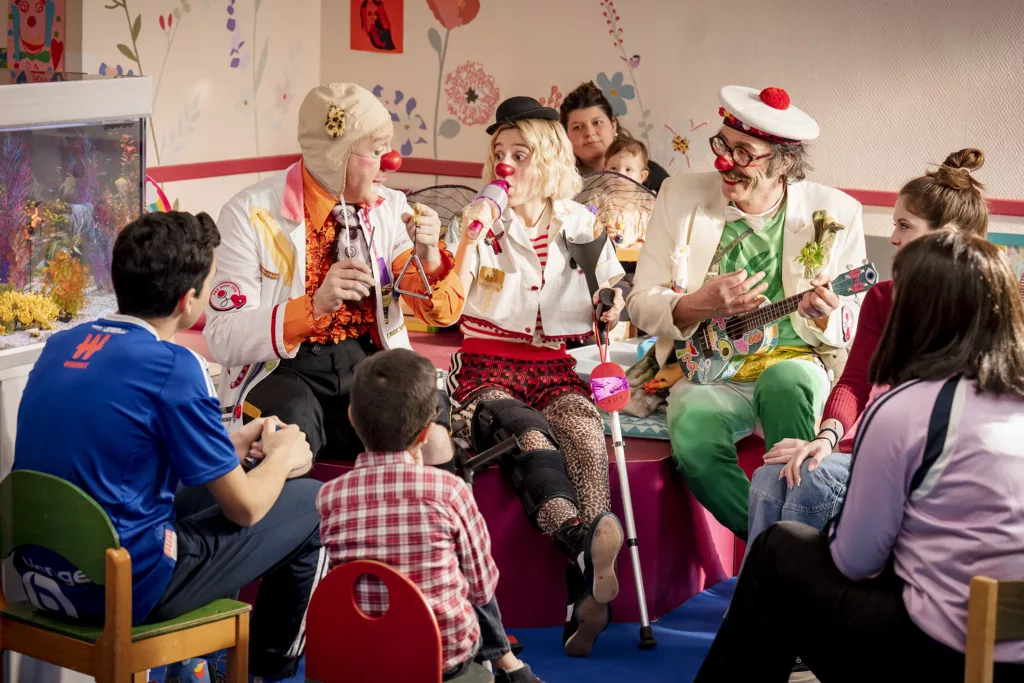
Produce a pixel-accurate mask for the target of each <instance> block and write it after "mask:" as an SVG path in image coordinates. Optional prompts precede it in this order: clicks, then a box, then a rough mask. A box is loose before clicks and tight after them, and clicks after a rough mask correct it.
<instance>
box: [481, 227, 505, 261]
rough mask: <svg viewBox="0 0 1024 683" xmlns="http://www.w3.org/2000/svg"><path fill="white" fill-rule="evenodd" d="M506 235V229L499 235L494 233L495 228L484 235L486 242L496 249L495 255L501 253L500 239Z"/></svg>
mask: <svg viewBox="0 0 1024 683" xmlns="http://www.w3.org/2000/svg"><path fill="white" fill-rule="evenodd" d="M504 235H505V231H504V230H502V231H501V232H499V233H498V234H497V235H495V234H494V230H488V231H487V236H486V237H484V244H486V245H487V246H489V247H490V248H491V249H493V250H494V255H495V256H497V255H498V254H500V253H501V242H499V240H500V239H501V238H502V237H503V236H504Z"/></svg>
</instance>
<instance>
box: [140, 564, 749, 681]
mask: <svg viewBox="0 0 1024 683" xmlns="http://www.w3.org/2000/svg"><path fill="white" fill-rule="evenodd" d="M735 586H736V580H735V579H729V580H727V581H723V582H722V583H720V584H718V585H717V586H714V587H712V588H709V589H708V590H706V591H704V592H703V593H700V594H699V595H695V596H694V597H692V598H690V599H689V600H687V601H686V602H685V603H683V604H682V605H681V606H679V607H677V608H676V609H674V610H672V611H671V612H669V613H668V614H666V615H665V616H664V617H662V618H661V619H659V620H658V621H657V622H656V623H655V624H654V637H655V639H657V641H658V647H657V648H655V649H653V650H640V649H639V648H638V647H637V643H638V642H639V631H640V628H639V625H638V624H612V625H611V626H609V627H608V630H607V631H605V632H604V633H602V634H601V637H600V638H599V639H598V641H597V644H596V645H595V646H594V651H593V653H591V655H590V657H588V658H587V659H574V658H570V657H566V656H565V650H563V649H562V628H561V627H554V628H525V629H513V630H512V635H514V636H515V637H516V638H518V639H519V642H521V643H522V644H523V646H524V647H525V650H524V652H523V655H522V658H523V661H524V662H527V663H528V664H529V665H530V667H531V668H532V669H533V670H534V672H536V674H537V675H538V676H539V677H540V678H541V679H543V680H544V682H545V683H576V682H577V681H587V683H624V682H625V683H632V682H633V681H643V682H644V683H662V682H664V683H669V682H671V683H689V682H690V681H692V680H693V679H694V677H695V676H696V675H697V671H698V670H699V669H700V665H701V662H703V661H704V655H705V654H707V651H708V648H710V647H711V641H712V640H714V638H715V634H716V633H717V632H718V627H719V626H721V624H722V618H723V617H724V616H725V609H726V608H727V607H728V606H729V600H731V599H732V592H733V589H734V588H735ZM630 588H632V586H625V585H624V586H623V590H629V589H630ZM218 655H219V656H217V657H215V658H212V659H213V661H212V663H213V664H214V666H213V667H211V669H212V671H211V673H213V677H212V682H211V683H216V681H217V678H216V676H217V674H216V673H215V672H216V670H217V669H220V673H221V675H223V672H224V659H223V652H221V653H218ZM218 660H219V661H218ZM194 661H195V660H193V662H194ZM304 664H305V662H304V661H303V663H302V664H300V666H299V671H298V672H297V673H296V675H295V677H294V678H291V679H289V683H291V682H293V681H294V682H295V683H302V681H303V680H304V679H305V666H304ZM190 669H191V667H188V666H186V667H181V666H180V665H172V666H170V667H166V668H163V667H162V668H161V669H154V670H153V672H152V673H151V675H150V680H152V681H158V682H159V683H191V682H192V681H195V680H196V679H194V678H192V677H191V676H190V673H191V671H190ZM198 683H206V681H205V680H202V679H200V680H199V682H198Z"/></svg>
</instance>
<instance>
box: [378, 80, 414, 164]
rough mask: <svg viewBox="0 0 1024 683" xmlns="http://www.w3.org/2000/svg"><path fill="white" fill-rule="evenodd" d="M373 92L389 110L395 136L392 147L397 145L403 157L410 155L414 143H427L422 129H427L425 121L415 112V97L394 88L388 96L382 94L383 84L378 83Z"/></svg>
mask: <svg viewBox="0 0 1024 683" xmlns="http://www.w3.org/2000/svg"><path fill="white" fill-rule="evenodd" d="M373 94H374V95H375V96H376V97H377V99H379V100H380V101H381V103H382V104H383V105H384V106H385V107H387V109H388V111H389V112H391V121H392V122H393V123H394V124H395V138H394V140H392V142H391V146H392V147H398V151H399V153H400V154H401V155H402V156H403V157H407V156H412V153H413V146H414V145H425V144H427V140H426V138H424V137H423V131H425V130H427V122H426V121H424V120H423V117H422V116H420V115H419V114H417V113H416V104H417V102H416V98H415V97H408V98H407V97H406V96H405V93H403V92H402V91H401V90H396V91H395V92H394V93H393V94H392V95H391V96H390V97H385V96H384V86H382V85H378V86H376V87H375V88H374V89H373Z"/></svg>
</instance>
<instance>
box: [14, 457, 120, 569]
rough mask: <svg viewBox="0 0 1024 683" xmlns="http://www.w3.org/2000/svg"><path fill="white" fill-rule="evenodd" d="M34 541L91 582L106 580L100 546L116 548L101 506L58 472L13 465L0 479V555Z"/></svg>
mask: <svg viewBox="0 0 1024 683" xmlns="http://www.w3.org/2000/svg"><path fill="white" fill-rule="evenodd" d="M27 545H36V546H41V547H43V548H46V549H48V550H51V551H53V552H55V553H57V554H58V555H60V556H61V557H63V558H64V559H65V560H67V561H68V562H70V563H71V564H73V565H75V566H76V567H77V568H78V569H79V571H81V572H82V573H83V574H85V575H86V576H87V577H89V579H90V580H91V581H92V582H93V583H95V584H100V585H102V584H104V583H105V582H106V552H107V549H108V548H119V547H121V543H120V541H119V540H118V537H117V532H116V531H114V526H113V525H112V524H111V523H110V518H109V517H107V513H106V512H104V511H103V508H101V507H100V506H99V504H98V503H97V502H96V501H95V500H93V499H92V497H90V496H89V494H87V493H86V492H85V491H83V490H82V489H80V488H78V487H77V486H75V485H74V484H72V483H70V482H67V481H65V480H63V479H61V478H59V477H55V476H53V475H50V474H43V473H42V472H32V471H29V470H19V471H17V472H11V473H10V474H8V475H7V477H6V478H5V479H4V480H3V481H2V482H0V559H3V558H6V557H8V556H9V555H10V554H11V553H12V552H13V551H14V550H15V549H17V548H20V547H23V546H27Z"/></svg>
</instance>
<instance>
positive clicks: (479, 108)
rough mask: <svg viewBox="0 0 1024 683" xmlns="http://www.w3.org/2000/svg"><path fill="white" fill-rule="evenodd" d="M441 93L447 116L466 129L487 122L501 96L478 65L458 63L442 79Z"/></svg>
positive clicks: (494, 83)
mask: <svg viewBox="0 0 1024 683" xmlns="http://www.w3.org/2000/svg"><path fill="white" fill-rule="evenodd" d="M444 92H445V94H446V95H448V113H449V114H451V115H452V116H454V117H455V118H456V119H458V120H459V121H461V122H462V123H463V125H466V126H474V125H482V124H485V123H489V122H490V120H491V116H493V115H494V110H495V109H496V108H497V107H498V101H499V99H500V97H501V92H500V91H499V90H498V84H497V83H496V82H495V80H494V76H492V75H490V74H489V73H487V71H485V70H484V65H483V64H481V63H479V62H466V63H464V64H461V65H459V67H458V68H457V69H455V71H452V72H451V73H449V74H448V75H447V76H445V78H444Z"/></svg>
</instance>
